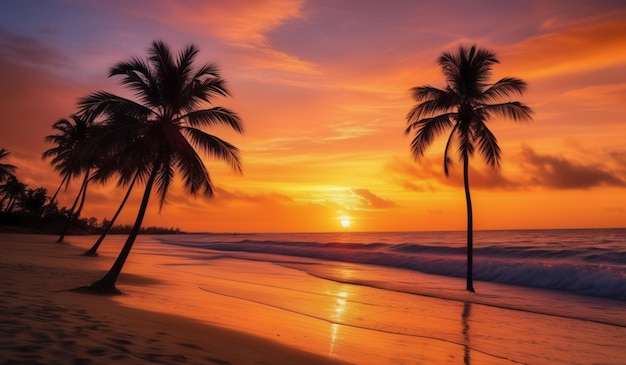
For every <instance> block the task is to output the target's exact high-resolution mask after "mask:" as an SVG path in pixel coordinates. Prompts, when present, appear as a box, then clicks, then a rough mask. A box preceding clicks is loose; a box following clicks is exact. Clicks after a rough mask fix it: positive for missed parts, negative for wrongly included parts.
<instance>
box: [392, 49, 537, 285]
mask: <svg viewBox="0 0 626 365" xmlns="http://www.w3.org/2000/svg"><path fill="white" fill-rule="evenodd" d="M438 62H439V65H440V66H441V68H442V69H443V74H444V76H445V78H446V81H447V85H446V87H445V89H437V88H435V87H432V86H419V87H415V88H413V89H411V91H412V94H413V98H414V99H415V101H417V104H416V105H415V107H413V109H411V111H410V112H409V113H408V115H407V117H406V118H407V124H408V126H407V128H406V130H405V131H404V132H405V134H406V135H409V134H411V133H412V132H414V133H415V135H414V136H413V140H412V141H411V153H412V155H413V157H414V158H415V159H419V158H421V157H422V156H423V155H424V152H425V151H426V149H427V148H428V147H429V146H430V145H431V144H432V142H433V140H434V139H435V138H436V137H437V136H439V135H441V134H443V133H445V132H446V131H447V130H450V134H449V136H448V141H447V143H446V146H445V149H444V153H443V168H444V172H445V174H446V176H448V174H449V166H450V165H451V163H452V159H451V157H450V153H451V152H450V151H451V149H453V148H456V151H457V154H458V158H459V159H460V160H461V161H462V162H463V182H464V187H465V200H466V205H467V277H466V278H467V290H468V291H470V292H473V291H474V285H473V216H472V200H471V197H470V188H469V159H470V157H472V156H473V155H474V151H475V150H476V149H478V152H479V153H480V154H481V156H482V157H483V159H484V160H485V161H486V162H487V164H488V165H489V166H490V167H492V168H493V169H498V168H499V167H500V159H501V155H500V152H501V151H500V147H499V146H498V142H497V140H496V137H495V136H494V135H493V133H492V132H491V131H490V130H489V128H488V127H487V122H488V121H490V120H491V119H492V118H493V117H508V118H511V119H513V120H514V121H529V120H530V119H531V114H532V111H531V109H530V108H529V107H527V106H526V105H524V104H522V103H520V102H518V101H502V99H504V98H508V97H510V96H512V95H520V96H521V95H522V94H523V92H524V90H525V89H526V83H525V82H524V81H522V80H520V79H517V78H512V77H505V78H503V79H501V80H499V81H497V82H495V83H494V84H488V83H487V82H488V79H489V77H490V75H491V69H492V66H493V65H494V64H496V63H499V61H498V59H497V58H496V56H495V54H494V53H493V52H491V51H489V50H486V49H481V48H476V46H471V47H470V48H466V47H463V46H460V47H459V50H458V53H457V54H452V53H449V52H444V53H443V54H442V55H441V56H440V57H439V60H438Z"/></svg>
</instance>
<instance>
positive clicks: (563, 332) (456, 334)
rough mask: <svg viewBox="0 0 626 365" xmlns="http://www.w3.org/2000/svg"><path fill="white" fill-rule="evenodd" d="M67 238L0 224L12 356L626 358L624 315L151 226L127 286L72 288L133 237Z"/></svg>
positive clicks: (0, 301)
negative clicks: (419, 291) (192, 242)
mask: <svg viewBox="0 0 626 365" xmlns="http://www.w3.org/2000/svg"><path fill="white" fill-rule="evenodd" d="M54 238H55V237H51V236H38V235H17V234H2V235H0V252H1V255H0V291H1V293H2V295H1V297H0V309H1V312H0V313H1V314H0V316H1V317H0V323H1V324H2V326H0V328H1V331H2V332H1V333H0V338H1V339H0V359H1V361H0V363H2V364H109V363H112V362H115V363H121V364H143V363H159V364H218V365H225V364H345V363H352V364H405V365H406V364H626V351H624V348H626V347H625V346H626V342H625V341H626V340H625V339H626V327H625V326H624V325H622V324H617V325H615V324H612V323H599V322H598V321H588V320H581V319H576V318H567V317H566V316H550V315H545V314H541V313H530V312H525V311H519V310H511V309H506V308H497V307H495V306H490V305H483V304H477V303H476V300H474V299H473V300H474V302H471V301H464V300H462V299H463V298H464V296H466V295H469V294H466V293H464V292H463V291H462V290H459V294H458V297H459V299H456V300H443V299H438V298H433V297H427V296H417V295H409V294H403V293H399V292H389V291H382V290H379V289H376V288H371V287H365V286H359V285H353V284H345V283H339V282H336V281H329V280H323V279H320V278H316V277H314V276H311V275H308V274H306V273H304V272H303V271H301V270H294V268H295V267H296V266H297V265H303V260H298V261H297V262H296V261H295V260H286V261H285V262H283V263H281V265H274V264H269V263H268V262H264V261H263V260H259V259H258V258H256V257H254V256H253V255H245V254H240V255H234V254H228V253H223V252H209V253H207V252H200V251H194V250H191V249H188V248H183V247H176V246H171V245H163V244H159V243H157V242H156V241H154V240H152V239H150V237H145V236H140V237H139V239H138V241H137V242H136V246H135V248H134V249H133V252H132V253H131V255H130V257H129V261H128V262H127V265H126V267H125V268H124V271H123V274H122V276H121V277H120V279H119V281H118V288H119V289H120V290H122V291H123V292H124V295H121V296H112V297H111V296H99V295H89V294H85V293H79V292H73V291H68V289H72V288H76V287H79V286H82V285H87V284H89V283H91V282H92V281H93V280H95V279H97V278H99V277H100V276H101V275H102V274H103V273H104V272H105V271H106V270H107V269H108V268H109V266H110V264H111V263H112V261H113V259H114V258H115V255H116V253H117V251H118V250H119V247H120V245H121V243H122V242H123V239H124V237H123V236H113V237H111V238H110V239H107V241H105V243H104V244H103V246H102V251H101V252H100V256H99V257H97V258H89V257H81V256H79V255H80V254H81V253H82V252H84V251H85V249H86V248H88V247H89V246H90V244H91V243H92V242H93V241H94V237H69V238H68V243H65V244H56V243H54ZM304 261H306V260H304ZM304 264H307V265H315V262H304ZM362 269H363V267H361V266H358V265H351V264H341V263H338V264H337V269H336V270H340V272H341V273H342V275H346V276H349V275H358V274H359V270H362ZM381 272H382V273H387V272H385V271H381ZM389 272H390V271H389ZM390 273H391V272H390ZM416 278H418V279H419V276H416ZM381 279H383V278H381ZM416 280H417V279H416ZM480 296H482V298H484V300H485V301H487V300H488V297H489V293H488V292H487V293H484V294H478V295H477V296H474V298H479V299H480V298H481V297H480ZM617 310H618V311H619V308H618V309H617ZM618 314H619V313H618ZM607 322H610V320H607Z"/></svg>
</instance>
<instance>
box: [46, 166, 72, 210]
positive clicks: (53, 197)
mask: <svg viewBox="0 0 626 365" xmlns="http://www.w3.org/2000/svg"><path fill="white" fill-rule="evenodd" d="M68 179H69V174H65V176H63V180H61V184H59V187H58V188H57V191H55V192H54V195H52V198H50V204H49V205H52V204H54V201H55V200H56V198H57V195H59V191H61V188H62V187H63V184H65V182H66V181H67V180H68Z"/></svg>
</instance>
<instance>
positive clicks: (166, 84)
mask: <svg viewBox="0 0 626 365" xmlns="http://www.w3.org/2000/svg"><path fill="white" fill-rule="evenodd" d="M197 54H198V50H197V48H196V47H195V46H193V45H191V46H188V47H187V48H185V49H184V50H183V51H181V52H180V53H179V54H178V56H177V57H175V56H174V55H172V53H171V51H170V49H169V48H168V47H167V46H166V45H165V44H164V43H163V42H161V41H155V42H153V44H152V47H151V48H150V49H149V51H148V58H147V59H145V60H144V59H140V58H138V57H134V58H132V59H131V60H130V61H127V62H121V63H118V64H117V65H115V66H114V67H113V68H112V69H111V71H110V74H109V76H118V75H119V76H122V84H124V85H126V86H127V87H128V88H129V89H131V90H133V91H135V96H136V99H137V100H136V101H135V100H130V99H127V98H123V97H120V96H116V95H113V94H111V93H108V92H103V91H100V92H95V93H93V94H91V95H88V96H87V97H85V98H83V99H81V101H80V105H81V109H82V112H83V113H85V115H90V116H91V117H92V118H93V117H97V116H100V115H105V116H108V117H107V118H106V122H105V123H107V124H110V133H109V136H110V137H114V138H109V139H108V140H103V141H101V142H100V143H99V145H100V147H99V148H100V149H104V151H102V152H103V154H104V155H105V156H107V159H108V161H115V164H118V163H120V162H122V161H124V162H125V164H126V165H128V166H132V167H133V169H135V172H136V173H138V176H139V180H140V181H141V182H145V190H144V193H143V197H142V200H141V204H140V207H139V211H138V213H137V218H136V220H135V223H134V225H133V227H132V229H131V232H130V234H129V235H128V238H127V240H126V242H125V244H124V246H123V248H122V250H121V251H120V254H119V256H118V258H117V259H116V261H115V262H114V264H113V266H112V267H111V269H110V270H109V271H108V272H107V273H106V274H105V275H104V276H103V277H102V278H101V279H100V280H98V281H96V282H94V283H93V284H92V285H91V286H90V288H91V289H93V290H97V291H100V292H108V293H118V290H117V288H116V287H115V282H116V281H117V278H118V276H119V274H120V272H121V270H122V268H123V266H124V263H125V262H126V259H127V257H128V255H129V253H130V251H131V249H132V247H133V243H134V241H135V238H136V237H137V234H138V233H139V229H140V228H141V224H142V221H143V218H144V215H145V213H146V208H147V207H148V201H149V199H150V196H151V193H152V190H153V189H155V190H156V193H157V194H158V198H159V206H160V208H162V207H163V204H164V203H165V200H166V196H167V192H168V190H169V187H170V186H171V184H172V181H173V179H174V175H175V172H179V173H180V174H181V175H182V182H183V185H184V187H185V189H186V190H187V191H188V192H189V193H191V194H193V195H195V194H197V193H199V192H201V193H203V194H205V195H207V196H211V195H212V194H213V183H212V181H211V178H210V175H209V171H208V170H207V168H206V166H205V165H204V162H203V161H202V159H201V158H200V156H199V155H198V152H197V151H196V148H198V149H200V150H201V151H202V152H204V153H205V154H207V155H208V156H209V157H214V158H218V159H221V160H224V161H226V162H227V163H228V164H229V165H230V166H231V167H232V168H233V169H234V170H236V171H238V172H241V162H240V158H239V150H238V149H237V148H236V147H235V146H233V145H231V144H229V143H228V142H226V141H224V140H222V139H220V138H218V137H216V136H214V135H211V134H208V133H206V132H204V131H203V130H201V129H200V128H202V127H212V126H215V125H225V126H228V127H230V128H232V129H233V130H235V131H236V132H238V133H243V125H242V123H241V121H240V119H239V117H238V116H237V114H235V113H234V112H232V111H230V110H228V109H226V108H223V107H218V106H214V107H209V108H205V106H210V105H211V101H212V99H213V98H214V97H216V96H228V95H229V94H228V91H227V89H226V86H225V82H224V80H223V79H222V78H221V77H220V74H219V71H218V69H217V67H216V66H215V65H214V64H205V65H202V66H200V67H199V68H197V69H194V67H193V66H194V60H195V58H196V56H197ZM120 120H121V121H123V123H120ZM114 170H115V167H114V166H110V164H107V162H106V161H105V162H103V165H102V166H100V168H99V172H98V174H97V177H102V178H107V177H108V176H110V172H112V171H114ZM121 176H122V178H126V179H127V178H129V175H128V174H126V173H124V174H121Z"/></svg>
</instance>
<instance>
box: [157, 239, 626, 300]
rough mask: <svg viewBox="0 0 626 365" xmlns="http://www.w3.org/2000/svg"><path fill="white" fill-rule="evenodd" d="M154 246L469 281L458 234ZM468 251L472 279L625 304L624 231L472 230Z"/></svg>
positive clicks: (183, 241)
mask: <svg viewBox="0 0 626 365" xmlns="http://www.w3.org/2000/svg"><path fill="white" fill-rule="evenodd" d="M159 240H160V241H162V242H164V243H169V244H176V245H187V246H191V247H196V248H204V249H207V250H214V251H224V252H248V253H264V254H275V255H283V256H291V257H301V258H311V259H320V260H325V261H339V262H348V263H356V264H368V265H376V266H379V267H386V268H396V269H407V270H412V271H416V272H422V273H427V274H434V275H438V276H443V277H456V278H463V277H465V275H466V254H467V251H466V233H465V232H462V231H457V232H365V233H360V232H335V233H245V234H190V235H177V236H161V237H160V238H159ZM473 251H474V270H473V272H474V280H476V281H480V282H491V283H500V284H511V285H516V286H523V287H529V288H540V289H547V290H552V291H562V292H570V293H576V294H584V295H589V296H596V297H604V298H610V299H615V300H619V301H626V229H624V228H622V229H561V230H506V231H505V230H501V231H476V232H474V250H473ZM331 279H332V278H331ZM335 279H336V278H335ZM381 285H383V284H381Z"/></svg>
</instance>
